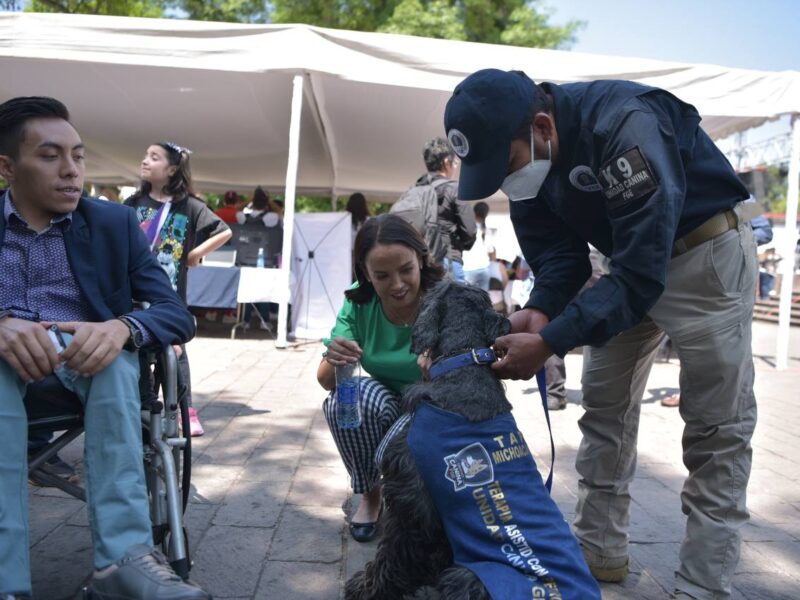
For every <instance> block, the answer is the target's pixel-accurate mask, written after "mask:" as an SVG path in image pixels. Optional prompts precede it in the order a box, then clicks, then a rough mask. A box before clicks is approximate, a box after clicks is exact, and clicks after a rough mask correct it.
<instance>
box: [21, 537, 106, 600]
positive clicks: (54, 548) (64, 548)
mask: <svg viewBox="0 0 800 600" xmlns="http://www.w3.org/2000/svg"><path fill="white" fill-rule="evenodd" d="M92 567H93V565H92V539H91V533H90V532H89V528H88V527H73V526H71V525H64V526H62V527H59V528H58V529H56V530H54V531H53V532H51V533H50V534H49V535H48V536H46V537H45V538H44V539H43V540H42V541H40V542H39V543H37V544H36V545H34V546H33V548H32V549H31V577H32V578H33V593H34V597H35V598H36V599H37V600H54V599H56V598H63V597H65V596H67V595H69V594H71V593H74V592H75V591H76V590H77V589H78V588H79V587H80V585H81V584H82V583H83V582H84V580H85V579H86V578H87V577H88V576H89V575H90V574H91V572H92Z"/></svg>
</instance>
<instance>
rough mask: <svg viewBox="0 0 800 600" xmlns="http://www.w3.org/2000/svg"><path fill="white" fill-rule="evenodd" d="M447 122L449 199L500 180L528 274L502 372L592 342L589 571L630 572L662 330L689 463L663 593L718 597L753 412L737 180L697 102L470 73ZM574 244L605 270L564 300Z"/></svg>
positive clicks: (751, 268)
mask: <svg viewBox="0 0 800 600" xmlns="http://www.w3.org/2000/svg"><path fill="white" fill-rule="evenodd" d="M445 129H446V131H447V136H448V140H449V141H450V143H451V145H452V146H453V149H454V150H455V152H456V154H458V156H459V157H460V158H461V160H462V166H461V176H460V181H459V198H460V199H462V200H476V199H479V198H484V197H486V196H489V195H491V194H493V193H494V192H495V191H497V189H498V188H500V189H502V190H503V191H504V192H505V193H506V195H508V197H509V199H510V200H511V219H512V221H513V223H514V229H515V231H516V234H517V238H518V240H519V243H520V246H521V248H522V250H523V253H524V255H525V258H526V259H527V261H528V263H529V264H530V265H531V267H532V268H533V271H534V274H535V276H536V286H535V287H534V289H533V292H532V294H531V296H530V299H529V300H528V303H527V304H526V305H525V307H524V309H523V310H521V311H519V312H517V313H515V314H513V315H512V316H511V322H512V333H511V334H509V335H507V336H504V337H501V338H498V340H497V341H496V344H495V347H496V349H497V350H498V352H499V353H500V354H501V355H503V357H502V359H501V360H500V361H499V362H497V363H496V364H495V365H494V367H493V368H495V370H496V372H497V374H498V375H499V376H501V377H506V378H512V379H517V378H522V379H527V378H530V377H531V376H532V375H533V374H534V373H535V372H536V371H537V370H538V369H539V368H540V367H541V366H542V365H543V364H544V362H545V360H547V358H548V357H549V356H551V355H552V354H553V353H555V354H557V355H558V356H562V357H563V356H564V354H565V353H566V352H568V351H569V350H570V349H572V348H575V347H576V346H581V345H591V348H590V349H589V351H588V353H587V355H586V359H585V361H584V372H583V406H584V408H585V411H586V412H585V414H584V416H583V417H582V418H581V419H580V428H581V431H582V433H583V440H582V442H581V445H580V448H579V451H578V457H577V459H576V466H577V470H578V473H579V475H580V481H579V498H578V506H577V514H576V518H575V523H574V531H575V534H576V535H577V537H578V539H579V541H580V543H581V547H582V549H583V551H584V555H585V556H586V558H587V562H588V563H589V566H590V568H591V570H592V573H593V574H594V575H595V577H596V578H598V579H600V580H602V581H621V580H622V579H624V578H625V576H626V575H627V573H628V535H627V527H628V523H629V511H630V494H629V485H630V482H631V480H632V479H633V476H634V471H635V467H636V436H637V430H638V424H639V410H640V402H641V398H642V394H643V391H644V386H645V383H646V381H647V376H648V373H649V371H650V367H651V365H652V362H653V359H654V357H655V353H656V350H657V348H658V343H659V341H660V340H661V336H662V333H663V331H666V332H667V334H668V335H669V337H670V338H671V339H672V341H673V344H674V347H675V348H676V349H677V352H678V354H679V356H680V360H681V376H680V387H681V394H682V396H681V407H680V411H681V416H682V418H683V419H684V421H685V429H684V434H683V460H684V464H685V465H686V467H687V469H688V470H689V476H688V477H687V479H686V481H685V483H684V487H683V491H682V493H681V502H682V508H683V512H684V513H685V514H686V515H687V525H686V535H685V538H684V540H683V543H682V545H681V550H680V566H679V568H678V571H677V572H676V581H675V597H679V598H698V599H705V598H725V597H728V596H729V595H730V590H731V578H732V577H733V572H734V569H735V568H736V564H737V562H738V559H739V547H740V533H739V532H740V529H741V527H742V525H744V523H745V522H746V521H747V519H748V512H747V508H746V505H745V491H746V487H747V481H748V478H749V475H750V465H751V448H750V438H751V436H752V433H753V428H754V426H755V422H756V403H755V397H754V395H753V360H752V355H751V348H750V346H751V319H752V313H753V301H754V298H755V281H756V272H757V266H756V250H755V244H754V242H753V236H752V231H751V228H750V226H749V225H747V224H746V223H747V221H748V220H749V218H750V216H751V215H748V214H747V213H748V212H750V211H749V210H748V209H747V208H745V205H743V204H742V201H744V200H745V199H746V198H747V197H748V193H747V190H746V189H745V187H744V186H743V185H742V184H741V182H740V181H739V179H738V178H737V176H736V174H735V173H734V171H733V169H732V168H731V165H730V164H729V163H728V161H727V160H726V159H725V157H724V156H723V155H722V154H721V153H720V151H719V150H718V149H717V148H716V146H715V145H714V143H713V142H712V141H711V139H710V138H709V137H708V135H706V133H705V132H704V131H703V130H702V129H701V128H700V116H699V115H698V113H697V111H696V110H695V108H694V107H692V106H690V105H688V104H686V103H684V102H682V101H680V100H679V99H677V98H676V97H675V96H673V95H672V94H670V93H668V92H666V91H664V90H659V89H655V88H651V87H646V86H643V85H639V84H636V83H632V82H627V81H595V82H585V83H574V84H565V85H555V84H550V83H542V84H540V85H536V84H535V83H534V82H533V81H532V80H531V79H529V78H528V77H527V76H526V75H525V74H524V73H521V72H518V71H511V72H504V71H498V70H494V69H487V70H483V71H478V72H476V73H474V74H472V75H470V76H469V77H467V79H466V80H464V81H463V82H462V83H461V84H459V85H458V87H456V89H455V91H454V92H453V95H452V97H451V98H450V100H449V102H448V104H447V108H446V111H445ZM751 206H752V203H751ZM587 242H588V243H591V244H592V245H593V246H595V247H596V248H598V249H599V250H600V251H601V252H602V253H603V254H605V255H606V256H607V257H609V258H610V273H609V274H608V275H606V276H604V277H602V278H600V280H599V281H598V282H597V283H596V284H595V285H594V286H592V287H590V288H588V289H586V290H585V291H583V292H582V293H580V294H579V295H578V296H577V297H575V294H576V293H577V292H578V290H579V289H580V288H581V286H582V285H583V284H584V282H585V281H586V280H587V279H588V278H589V275H590V272H591V269H590V263H589V258H588V256H589V247H588V245H587Z"/></svg>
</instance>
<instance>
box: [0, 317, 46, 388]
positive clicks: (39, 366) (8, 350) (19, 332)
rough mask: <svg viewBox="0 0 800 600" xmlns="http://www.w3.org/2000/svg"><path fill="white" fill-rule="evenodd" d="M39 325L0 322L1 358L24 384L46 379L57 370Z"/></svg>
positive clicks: (17, 320) (44, 331)
mask: <svg viewBox="0 0 800 600" xmlns="http://www.w3.org/2000/svg"><path fill="white" fill-rule="evenodd" d="M42 325H43V324H42V323H33V322H31V321H25V320H24V319H15V318H14V317H6V318H5V319H3V320H1V321H0V358H2V359H3V360H5V361H6V362H7V363H8V365H9V366H10V367H11V368H12V369H14V371H16V373H17V375H19V376H20V378H21V379H22V380H23V381H24V382H26V383H33V382H34V381H38V380H39V379H42V378H44V377H47V376H48V375H50V373H52V372H53V370H54V369H55V368H56V367H57V366H58V353H57V352H56V349H55V347H54V346H53V342H52V341H51V340H50V337H49V336H48V335H47V328H46V327H43V326H42Z"/></svg>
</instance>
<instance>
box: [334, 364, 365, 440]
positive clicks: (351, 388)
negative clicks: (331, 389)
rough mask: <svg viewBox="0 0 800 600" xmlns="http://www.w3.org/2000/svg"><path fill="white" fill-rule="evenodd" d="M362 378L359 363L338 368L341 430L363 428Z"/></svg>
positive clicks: (337, 421) (338, 411)
mask: <svg viewBox="0 0 800 600" xmlns="http://www.w3.org/2000/svg"><path fill="white" fill-rule="evenodd" d="M360 376H361V364H360V363H359V362H358V361H356V362H354V363H348V364H346V365H343V366H341V367H336V424H337V425H338V426H339V428H341V429H355V428H356V427H360V426H361V403H360V402H359V400H360V398H359V396H360V395H361V392H360V388H359V385H358V379H359V377H360Z"/></svg>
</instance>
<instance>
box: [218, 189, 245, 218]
mask: <svg viewBox="0 0 800 600" xmlns="http://www.w3.org/2000/svg"><path fill="white" fill-rule="evenodd" d="M241 205H242V200H241V198H239V194H237V193H236V192H234V191H233V190H228V191H227V192H225V195H224V196H223V197H222V206H220V207H219V208H218V209H217V210H215V211H214V214H215V215H217V216H218V217H219V218H220V219H222V220H223V221H225V222H226V223H227V224H228V225H232V224H234V223H236V212H237V211H238V210H240V209H241Z"/></svg>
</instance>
